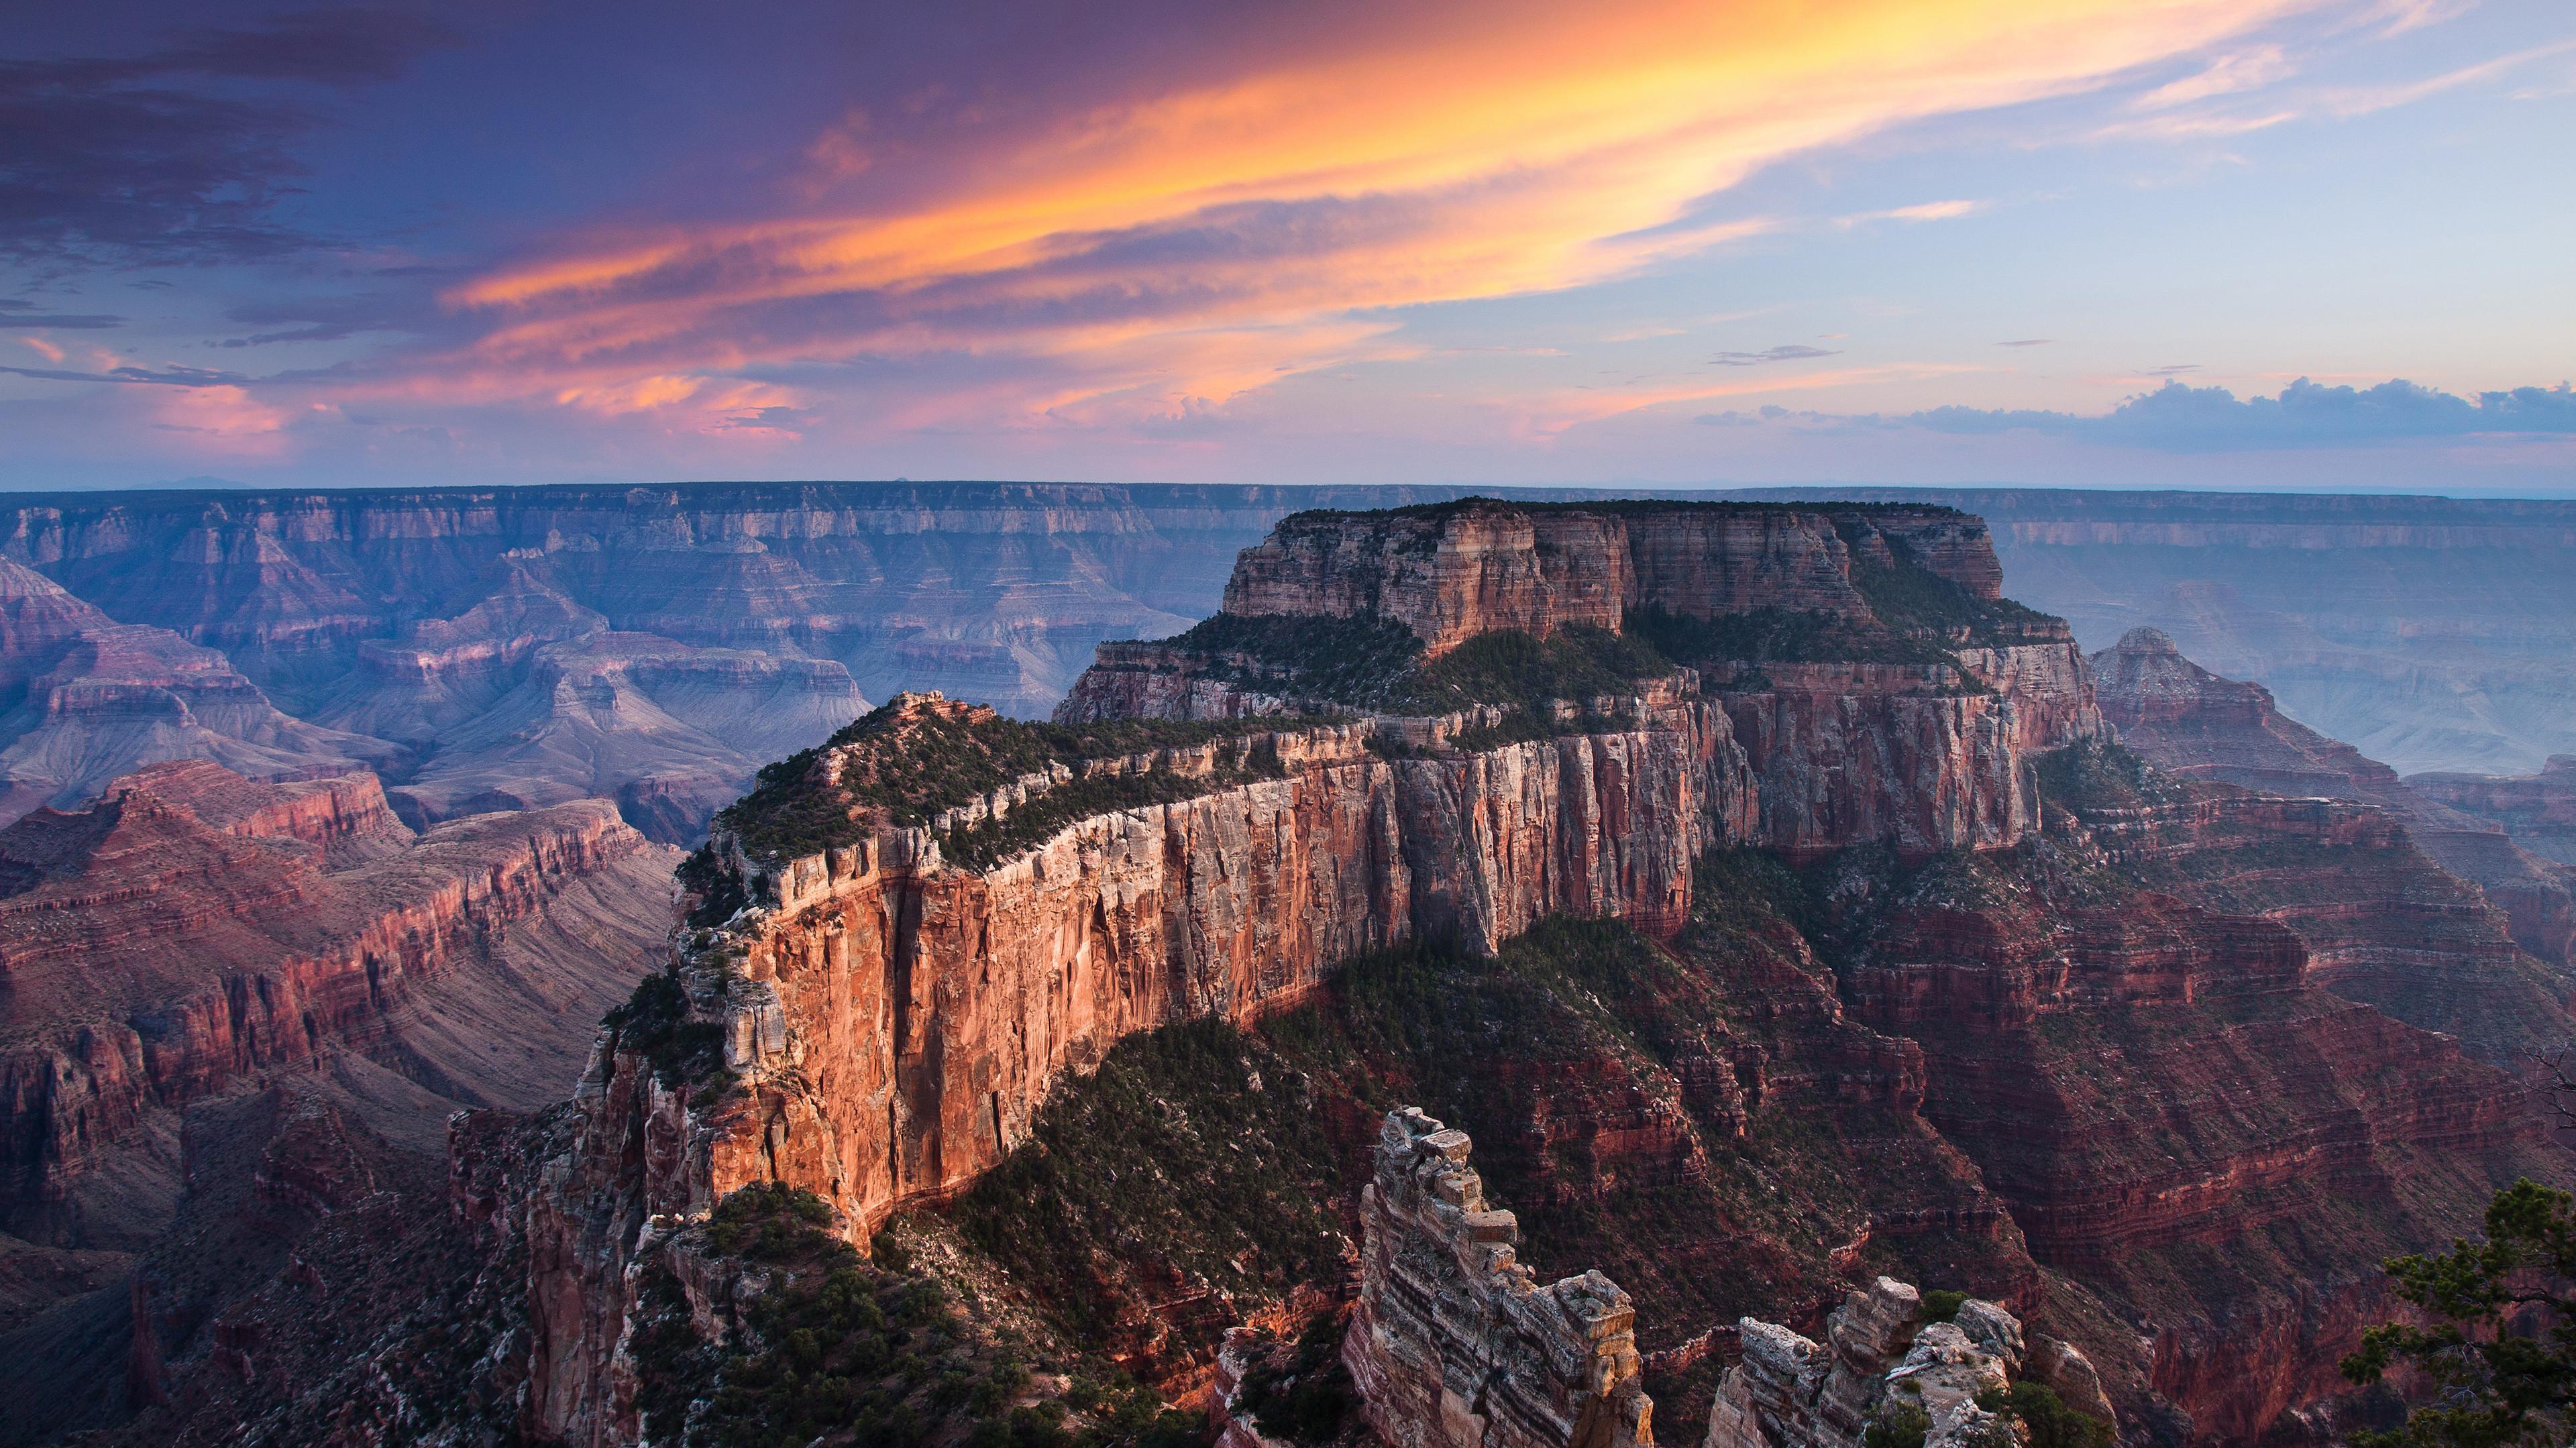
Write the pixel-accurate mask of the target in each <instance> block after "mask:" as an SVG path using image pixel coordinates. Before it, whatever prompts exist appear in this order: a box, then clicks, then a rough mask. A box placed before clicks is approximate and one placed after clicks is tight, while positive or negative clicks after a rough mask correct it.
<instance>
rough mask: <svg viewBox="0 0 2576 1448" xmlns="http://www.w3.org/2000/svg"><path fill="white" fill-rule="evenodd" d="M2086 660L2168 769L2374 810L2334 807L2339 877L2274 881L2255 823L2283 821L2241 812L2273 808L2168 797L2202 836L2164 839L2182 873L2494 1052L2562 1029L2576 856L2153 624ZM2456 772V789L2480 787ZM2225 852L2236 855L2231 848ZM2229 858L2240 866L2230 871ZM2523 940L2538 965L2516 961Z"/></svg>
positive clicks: (2355, 990)
mask: <svg viewBox="0 0 2576 1448" xmlns="http://www.w3.org/2000/svg"><path fill="white" fill-rule="evenodd" d="M2093 667H2094V672H2095V673H2096V675H2097V676H2098V677H2099V679H2100V680H2101V684H2100V698H2101V705H2102V711H2103V715H2104V717H2105V718H2107V719H2109V720H2110V721H2111V722H2112V723H2114V724H2116V725H2117V726H2118V727H2119V730H2120V737H2121V742H2122V743H2123V744H2124V745H2126V746H2127V747H2129V748H2131V749H2133V750H2135V751H2137V752H2138V753H2139V754H2141V755H2143V756H2144V757H2145V758H2147V759H2148V760H2149V761H2150V762H2152V763H2154V764H2155V765H2156V766H2157V767H2158V768H2160V769H2162V770H2164V771H2166V772H2167V773H2170V774H2173V775H2176V776H2179V777H2181V778H2184V779H2191V780H2210V781H2216V782H2220V783H2224V784H2229V785H2236V786H2241V787H2244V788H2247V789H2255V790H2261V791H2265V792H2267V793H2271V794H2278V795H2293V796H2308V797H2322V798H2327V799H2336V800H2351V801H2356V802H2359V803H2362V804H2367V805H2371V806H2375V807H2376V808H2377V809H2379V810H2381V811H2384V812H2385V815H2386V819H2387V823H2386V824H2384V825H2381V826H2379V827H2377V828H2373V827H2372V826H2371V825H2370V824H2369V823H2368V822H2367V821H2366V820H2365V819H2364V818H2363V814H2362V812H2360V811H2354V810H2351V809H2348V808H2347V809H2342V810H2340V811H2335V810H2329V811H2328V812H2329V813H2335V814H2338V815H2339V816H2349V819H2348V822H2347V823H2346V824H2344V825H2343V826H2341V835H2340V839H2341V840H2342V842H2343V845H2344V846H2345V848H2344V849H2343V852H2342V853H2341V854H2340V855H2339V856H2337V857H2335V858H2333V859H2331V860H2330V859H2328V858H2326V857H2324V856H2322V855H2320V856H2319V857H2318V858H2317V860H2316V861H2315V863H2316V864H2317V865H2318V866H2319V867H2321V868H2329V869H2331V870H2333V871H2334V872H2335V873H2336V874H2339V875H2341V876H2344V877H2345V878H2344V880H2343V881H2342V882H2340V883H2339V884H2337V885H2334V886H2325V885H2324V884H2323V882H2322V881H2319V880H2312V881H2311V885H2310V887H2309V888H2307V889H2303V890H2300V891H2297V892H2282V893H2280V897H2279V898H2277V899H2275V898H2266V897H2267V896H2268V895H2269V894H2270V893H2272V892H2267V891H2266V890H2265V889H2264V887H2263V886H2262V884H2261V883H2260V875H2261V873H2262V872H2263V871H2264V870H2265V869H2267V868H2272V867H2273V865H2274V862H2271V861H2269V860H2267V859H2265V858H2262V856H2261V855H2260V853H2259V852H2261V851H2264V850H2266V849H2268V848H2269V847H2268V845H2267V844H2265V843H2264V839H2263V836H2265V835H2269V837H2270V838H2274V839H2277V838H2280V836H2279V835H2277V834H2272V833H2271V832H2269V831H2264V830H2257V829H2256V828H2255V827H2254V825H2253V822H2254V821H2255V819H2256V818H2257V817H2258V816H2262V815H2265V814H2266V813H2267V812H2268V813H2272V814H2277V813H2278V811H2277V810H2275V809H2272V808H2271V807H2267V806H2261V805H2252V804H2251V803H2250V802H2236V801H2224V800H2219V799H2214V798H2213V799H2210V800H2208V801H2205V802H2203V803H2202V804H2200V805H2199V806H2197V808H2199V809H2201V810H2204V811H2217V812H2221V813H2226V814H2228V815H2230V817H2231V818H2232V819H2233V820H2235V821H2237V822H2238V823H2236V824H2232V825H2217V822H2216V819H2215V817H2214V816H2213V817H2212V818H2211V819H2210V820H2208V821H2207V822H2205V823H2202V824H2197V825H2187V824H2183V823H2182V822H2181V821H2180V819H2179V818H2178V817H2177V815H2176V813H2175V812H2174V811H2167V812H2166V813H2165V814H2164V815H2163V816H2160V818H2162V819H2164V820H2165V821H2166V823H2164V824H2162V825H2159V826H2158V827H2157V828H2158V829H2160V830H2161V831H2162V833H2163V834H2164V835H2165V836H2166V837H2167V838H2169V839H2171V840H2174V841H2176V842H2186V841H2197V842H2199V843H2201V844H2204V845H2207V846H2210V848H2208V849H2207V850H2205V851H2201V852H2199V853H2200V854H2201V855H2202V856H2203V858H2201V859H2197V860H2195V859H2193V858H2191V856H2192V855H2193V854H2194V853H2195V851H2193V850H2192V849H2189V848H2184V849H2181V850H2179V851H2178V852H2176V853H2174V859H2175V861H2176V863H2177V865H2178V866H2179V867H2180V868H2179V870H2178V871H2177V878H2178V879H2181V878H2185V877H2191V878H2192V888H2193V889H2194V890H2195V891H2196V892H2198V893H2201V894H2203V895H2204V896H2205V897H2207V898H2212V899H2216V900H2219V901H2220V902H2221V903H2225V904H2227V905H2229V906H2230V907H2231V908H2253V909H2257V910H2260V911H2262V912H2263V913H2265V914H2267V915H2270V916H2271V917H2272V918H2274V919H2278V920H2281V921H2283V922H2284V923H2288V924H2291V925H2294V926H2296V927H2297V928H2299V930H2300V932H2301V934H2302V935H2303V936H2305V937H2306V939H2307V941H2308V943H2309V947H2310V949H2311V951H2312V952H2313V953H2314V955H2315V957H2316V961H2317V966H2318V970H2319V978H2320V979H2321V980H2322V981H2323V982H2325V983H2326V984H2327V985H2328V986H2329V987H2330V988H2332V989H2336V990H2339V991H2341V992H2343V993H2344V994H2347V995H2349V996H2351V997H2352V998H2353V999H2356V1000H2363V1001H2367V1002H2369V1003H2371V1004H2373V1005H2377V1006H2379V1007H2381V1008H2382V1009H2384V1010H2388V1011H2389V1012H2391V1013H2392V1014H2394V1015H2397V1016H2398V1017H2399V1018H2400V1019H2403V1020H2407V1021H2411V1022H2413V1023H2415V1024H2418V1025H2422V1026H2426V1027H2429V1028H2431V1029H2436V1030H2446V1031H2452V1032H2455V1033H2457V1034H2459V1035H2461V1036H2462V1037H2463V1039H2465V1040H2467V1041H2469V1042H2470V1043H2471V1045H2472V1048H2473V1049H2475V1050H2477V1051H2478V1052H2480V1053H2481V1054H2484V1055H2486V1056H2488V1057H2489V1058H2490V1059H2498V1060H2503V1059H2509V1058H2512V1057H2516V1056H2519V1055H2521V1054H2523V1053H2525V1052H2527V1051H2529V1050H2531V1049H2535V1048H2538V1049H2543V1050H2546V1049H2550V1046H2549V1044H2548V1043H2549V1041H2550V1040H2552V1039H2556V1038H2563V1037H2564V1035H2565V1034H2566V1033H2567V1029H2568V1028H2567V1026H2566V1025H2565V1024H2563V1023H2564V1021H2565V1012H2564V1002H2563V996H2564V993H2565V991H2566V989H2567V984H2568V981H2567V977H2566V975H2565V972H2566V970H2567V968H2568V967H2569V965H2570V963H2571V949H2576V883H2571V882H2576V874H2571V871H2570V870H2569V868H2568V867H2566V866H2563V865H2561V864H2559V863H2558V862H2556V861H2554V860H2551V859H2548V858H2545V857H2544V856H2542V855H2539V854H2536V853H2534V852H2532V851H2531V850H2527V849H2525V848H2524V847H2523V846H2522V845H2521V844H2520V843H2518V842H2517V841H2516V840H2515V839H2514V838H2513V837H2512V836H2511V835H2509V834H2508V833H2507V832H2506V830H2505V829H2504V828H2501V827H2500V826H2499V823H2498V822H2497V821H2496V820H2493V819H2490V818H2486V817H2481V816H2480V815H2479V814H2477V813H2474V812H2471V811H2468V810H2463V809H2461V808H2458V807H2457V806H2456V805H2455V804H2453V803H2452V802H2450V800H2449V799H2448V798H2446V797H2445V796H2444V795H2443V792H2442V791H2441V790H2440V789H2431V790H2428V789H2424V788H2420V787H2417V785H2416V784H2415V783H2414V782H2406V783H2401V782H2400V781H2399V779H2398V778H2397V775H2396V773H2395V771H2393V770H2391V769H2389V768H2388V767H2387V766H2385V765H2382V764H2380V763H2378V762H2377V761H2375V760H2372V759H2369V758H2366V757H2365V756H2363V755H2362V754H2361V752H2360V751H2358V750H2355V749H2353V748H2351V747H2349V746H2347V745H2344V744H2340V743H2337V742H2336V741H2334V740H2331V739H2328V738H2326V737H2324V736H2323V735H2320V734H2318V733H2317V732H2316V731H2314V730H2312V729H2309V728H2307V727H2306V726H2304V725H2301V724H2299V723H2298V722H2297V721H2295V720H2292V719H2289V718H2286V717H2284V716H2283V715H2282V714H2281V713H2280V711H2279V710H2278V709H2277V708H2275V707H2274V705H2273V700H2272V695H2271V692H2270V691H2269V690H2267V689H2265V688H2263V687H2262V686H2261V685H2258V684H2248V683H2239V682H2237V681H2235V680H2231V679H2223V678H2220V677H2219V676H2217V675H2215V674H2212V673H2210V672H2209V671H2208V670H2206V669H2203V668H2201V667H2200V666H2199V665H2197V664H2195V663H2193V662H2192V661H2191V660H2189V659H2186V658H2184V657H2183V656H2182V655H2181V653H2180V651H2179V650H2177V649H2176V648H2175V647H2174V644H2173V641H2172V640H2171V639H2170V638H2167V637H2166V636H2165V635H2164V634H2162V633H2159V632H2157V631H2156V630H2153V629H2137V630H2132V631H2131V632H2130V633H2129V634H2128V635H2127V636H2125V637H2124V638H2122V639H2121V641H2120V643H2119V644H2118V645H2117V646H2115V647H2113V648H2110V649H2106V650H2104V651H2102V652H2101V653H2098V654H2095V655H2094V656H2093ZM2453 778H2457V779H2459V780H2460V781H2461V784H2460V786H2459V788H2458V790H2457V791H2456V792H2457V793H2458V794H2459V797H2461V798H2469V797H2471V794H2470V793H2469V791H2473V790H2474V789H2476V788H2478V787H2479V786H2477V785H2474V784H2471V783H2469V782H2468V780H2467V777H2453ZM2212 825H2217V827H2215V828H2212V827H2211V826H2212ZM2292 833H2293V834H2296V833H2298V832H2296V831H2293V832H2292ZM2352 847H2358V848H2352ZM2419 851H2420V852H2421V853H2420V854H2419V853H2418V852H2419ZM2235 855H2241V856H2242V857H2243V859H2242V864H2241V865H2239V864H2233V863H2230V856H2235ZM2437 866H2438V868H2437ZM2445 872H2447V873H2445ZM2231 876H2241V877H2244V878H2243V883H2242V884H2241V885H2238V886H2235V887H2233V888H2231V886H2230V884H2229V877H2231ZM2453 877H2457V878H2456V879H2454V878H2453ZM2460 881H2466V882H2468V883H2469V884H2470V885H2473V886H2474V887H2475V889H2467V888H2463V887H2462V885H2461V884H2460V883H2459V882H2460ZM2222 892H2223V893H2222ZM2481 896H2482V897H2483V902H2482V900H2481ZM2481 903H2492V904H2493V905H2494V906H2495V907H2496V910H2497V911H2499V912H2501V918H2498V917H2497V916H2496V915H2495V914H2492V913H2490V912H2488V911H2486V910H2482V909H2481V908H2480V905H2481ZM2517 946H2518V947H2520V948H2521V949H2522V950H2524V951H2528V952H2529V953H2530V954H2532V955H2534V956H2537V957H2538V958H2539V960H2540V961H2541V962H2543V963H2545V964H2546V965H2547V966H2548V967H2550V969H2549V970H2547V971H2542V970H2539V969H2536V968H2530V967H2525V966H2520V965H2517V964H2516V962H2515V960H2514V949H2515V947H2517ZM2553 978H2555V983H2554V984H2553V983H2551V981H2552V979H2553Z"/></svg>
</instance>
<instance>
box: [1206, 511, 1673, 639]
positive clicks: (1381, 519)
mask: <svg viewBox="0 0 2576 1448" xmlns="http://www.w3.org/2000/svg"><path fill="white" fill-rule="evenodd" d="M1626 532H1627V530H1626V529H1625V528H1624V527H1622V526H1621V524H1620V522H1619V521H1618V520H1617V519H1615V518H1609V517H1604V516H1601V515H1598V514H1591V513H1574V512H1553V511H1550V512H1538V511H1532V510H1529V509H1524V508H1516V507H1511V506H1509V505H1505V504H1498V503H1475V502H1470V503H1465V504H1457V505H1451V506H1445V507H1436V508H1432V509H1428V510H1424V511H1420V512H1407V511H1399V512H1393V513H1301V514H1297V515H1295V516H1293V517H1290V518H1288V519H1285V520H1283V521H1282V522H1281V523H1280V525H1279V527H1278V528H1277V529H1276V530H1274V531H1273V532H1272V533H1271V535H1270V536H1269V537H1268V538H1265V539H1263V540H1262V541H1261V544H1260V546H1258V547H1255V548H1247V549H1245V550H1244V552H1243V556H1242V557H1241V558H1240V559H1238V560H1237V561H1236V563H1235V568H1234V577H1233V579H1232V580H1231V581H1230V582H1228V583H1227V584H1226V586H1225V612H1227V613H1232V614H1255V615H1259V614H1310V615H1320V616H1323V617H1327V618H1382V619H1389V620H1392V621H1394V622H1397V623H1401V624H1403V625H1404V626H1405V627H1407V628H1409V629H1412V630H1413V631H1414V633H1415V634H1416V635H1417V636H1418V637H1420V638H1421V640H1422V642H1423V644H1424V646H1425V647H1426V648H1428V649H1429V650H1430V651H1431V652H1432V653H1434V654H1438V653H1443V652H1446V651H1447V650H1449V649H1451V648H1454V647H1456V646H1457V645H1458V644H1460V643H1463V642H1465V641H1466V640H1468V639H1470V638H1473V637H1475V636H1476V635H1478V634H1482V633H1494V632H1497V631H1499V630H1503V629H1519V630H1522V631H1524V632H1527V633H1533V634H1548V633H1553V632H1554V631H1556V630H1557V629H1559V628H1563V627H1566V626H1568V625H1577V624H1581V625H1589V626H1591V627H1594V628H1604V629H1613V630H1615V629H1617V628H1618V627H1619V615H1620V611H1621V609H1622V608H1623V607H1624V606H1625V605H1626V603H1627V601H1628V599H1629V598H1630V596H1631V595H1633V594H1634V593H1635V591H1636V588H1635V584H1634V582H1633V580H1632V576H1631V572H1630V569H1629V564H1628V550H1627V538H1626Z"/></svg>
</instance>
